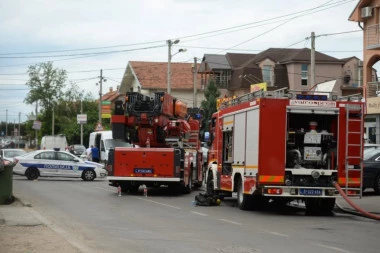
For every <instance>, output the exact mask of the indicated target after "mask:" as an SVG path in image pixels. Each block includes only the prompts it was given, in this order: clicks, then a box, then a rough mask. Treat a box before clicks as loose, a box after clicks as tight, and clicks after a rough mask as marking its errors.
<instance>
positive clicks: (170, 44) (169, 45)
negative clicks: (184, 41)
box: [166, 40, 173, 94]
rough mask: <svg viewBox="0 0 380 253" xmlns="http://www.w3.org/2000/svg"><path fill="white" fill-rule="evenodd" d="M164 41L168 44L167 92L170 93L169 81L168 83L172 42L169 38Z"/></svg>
mask: <svg viewBox="0 0 380 253" xmlns="http://www.w3.org/2000/svg"><path fill="white" fill-rule="evenodd" d="M166 43H167V44H168V73H167V86H168V87H167V89H168V90H167V93H168V94H170V93H171V83H170V78H171V74H172V72H171V69H170V65H171V62H172V44H173V42H172V41H171V40H167V41H166Z"/></svg>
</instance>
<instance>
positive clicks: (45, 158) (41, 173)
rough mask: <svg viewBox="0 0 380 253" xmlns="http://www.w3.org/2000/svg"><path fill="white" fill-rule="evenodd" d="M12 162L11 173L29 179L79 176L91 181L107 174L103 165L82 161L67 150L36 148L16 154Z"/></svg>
mask: <svg viewBox="0 0 380 253" xmlns="http://www.w3.org/2000/svg"><path fill="white" fill-rule="evenodd" d="M14 162H15V166H14V167H13V173H14V174H16V175H23V176H26V177H27V178H28V179H29V180H35V179H37V178H38V177H80V178H82V179H83V180H84V181H93V180H94V179H95V178H104V177H106V176H107V171H106V170H105V169H104V165H102V164H99V163H94V162H90V161H83V160H82V159H80V158H79V157H77V156H75V155H73V154H71V153H69V152H67V151H56V150H37V151H34V152H31V153H28V154H26V155H23V156H16V157H15V158H14Z"/></svg>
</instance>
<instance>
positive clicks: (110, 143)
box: [104, 139, 132, 149]
mask: <svg viewBox="0 0 380 253" xmlns="http://www.w3.org/2000/svg"><path fill="white" fill-rule="evenodd" d="M104 145H105V148H106V149H110V148H114V147H132V145H131V144H130V143H128V142H125V141H121V140H113V139H108V140H104Z"/></svg>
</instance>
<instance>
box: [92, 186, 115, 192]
mask: <svg viewBox="0 0 380 253" xmlns="http://www.w3.org/2000/svg"><path fill="white" fill-rule="evenodd" d="M95 188H98V189H101V190H104V191H108V192H113V193H116V194H117V190H116V191H113V190H111V189H107V188H103V187H98V186H96V187H95Z"/></svg>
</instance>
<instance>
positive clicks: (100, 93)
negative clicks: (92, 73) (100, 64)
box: [99, 69, 107, 124]
mask: <svg viewBox="0 0 380 253" xmlns="http://www.w3.org/2000/svg"><path fill="white" fill-rule="evenodd" d="M99 78H100V79H99V88H100V89H99V124H102V85H103V81H104V82H106V81H107V79H105V78H104V77H103V70H102V69H101V70H100V76H99Z"/></svg>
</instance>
